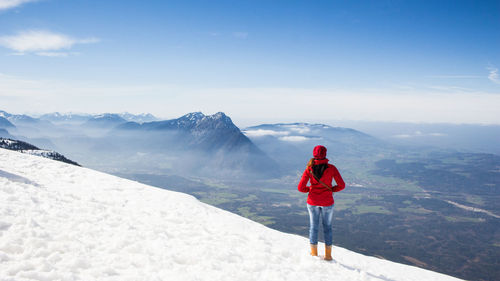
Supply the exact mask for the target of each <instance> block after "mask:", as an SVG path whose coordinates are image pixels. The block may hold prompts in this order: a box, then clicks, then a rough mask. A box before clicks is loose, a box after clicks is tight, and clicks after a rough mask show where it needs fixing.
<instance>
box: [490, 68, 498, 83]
mask: <svg viewBox="0 0 500 281" xmlns="http://www.w3.org/2000/svg"><path fill="white" fill-rule="evenodd" d="M488 70H489V71H490V74H488V79H490V80H491V81H492V82H493V83H496V84H500V77H499V76H498V68H496V67H491V66H490V67H488Z"/></svg>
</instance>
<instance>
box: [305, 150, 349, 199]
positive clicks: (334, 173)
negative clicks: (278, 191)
mask: <svg viewBox="0 0 500 281" xmlns="http://www.w3.org/2000/svg"><path fill="white" fill-rule="evenodd" d="M319 164H328V159H323V160H314V165H319ZM333 179H335V183H336V184H337V185H335V186H332V180H333ZM320 180H321V181H322V182H323V183H325V184H327V185H328V186H330V187H332V190H333V192H338V191H341V190H342V189H344V188H345V183H344V180H343V179H342V176H341V175H340V173H339V170H337V168H336V167H335V166H334V165H332V164H328V167H327V168H326V169H325V171H324V172H323V175H322V176H321V178H320ZM308 181H311V185H310V186H307V183H308ZM297 189H298V190H299V191H300V192H309V195H308V196H307V204H309V205H314V206H323V207H326V206H331V205H333V203H334V201H333V192H332V190H329V189H327V188H326V187H324V186H323V185H322V184H321V183H320V182H319V181H317V180H316V179H315V178H314V177H313V176H312V174H311V170H310V169H309V168H306V170H305V171H304V173H303V174H302V178H301V179H300V182H299V186H298V187H297Z"/></svg>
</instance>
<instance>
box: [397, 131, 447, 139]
mask: <svg viewBox="0 0 500 281" xmlns="http://www.w3.org/2000/svg"><path fill="white" fill-rule="evenodd" d="M444 136H447V134H443V133H422V132H421V131H415V132H414V133H413V134H400V135H394V136H392V137H393V138H397V139H409V138H418V137H444Z"/></svg>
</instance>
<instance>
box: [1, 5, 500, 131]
mask: <svg viewBox="0 0 500 281" xmlns="http://www.w3.org/2000/svg"><path fill="white" fill-rule="evenodd" d="M499 67H500V1H423V0H419V1H395V0H388V1H383V0H380V1H270V0H267V1H255V0H254V1H119V2H118V1H63V0H39V1H25V0H7V1H6V0H0V107H1V109H3V110H6V111H9V112H13V113H31V114H33V113H45V112H52V111H59V112H69V111H73V112H91V113H100V112H122V111H129V112H133V113H140V112H150V113H153V114H155V115H158V116H160V117H164V118H170V117H176V116H179V115H182V114H184V113H187V112H191V111H203V112H205V113H207V114H211V113H215V112H217V111H224V112H226V113H227V114H229V115H230V116H231V117H233V119H235V120H237V121H239V122H242V123H244V122H247V123H251V122H265V121H273V122H274V121H315V120H341V119H343V120H378V121H410V122H450V123H490V124H491V123H496V124H499V123H500V118H499V117H500V109H499V108H500V77H499V75H500V74H499V73H498V68H499Z"/></svg>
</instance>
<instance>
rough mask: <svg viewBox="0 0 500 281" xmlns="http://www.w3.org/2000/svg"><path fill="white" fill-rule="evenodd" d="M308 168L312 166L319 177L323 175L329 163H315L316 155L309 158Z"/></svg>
mask: <svg viewBox="0 0 500 281" xmlns="http://www.w3.org/2000/svg"><path fill="white" fill-rule="evenodd" d="M307 168H311V169H312V172H313V173H314V175H315V176H316V177H317V178H318V179H319V178H321V177H322V176H323V173H324V172H325V170H326V168H328V164H326V163H325V164H319V165H314V157H313V158H311V159H310V160H309V162H308V163H307Z"/></svg>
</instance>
